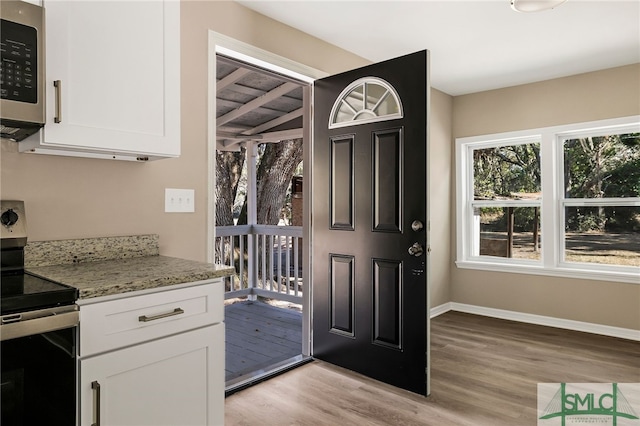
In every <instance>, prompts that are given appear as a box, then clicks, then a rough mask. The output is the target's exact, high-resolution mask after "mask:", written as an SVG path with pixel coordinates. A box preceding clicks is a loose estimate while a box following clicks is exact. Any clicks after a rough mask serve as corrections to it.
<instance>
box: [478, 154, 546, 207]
mask: <svg viewBox="0 0 640 426" xmlns="http://www.w3.org/2000/svg"><path fill="white" fill-rule="evenodd" d="M473 183H474V195H475V197H476V199H478V198H489V199H491V198H495V197H511V196H512V194H513V193H527V192H540V144H537V143H532V144H523V145H510V146H502V147H496V148H486V149H476V150H474V151H473Z"/></svg>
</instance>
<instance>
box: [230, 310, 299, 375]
mask: <svg viewBox="0 0 640 426" xmlns="http://www.w3.org/2000/svg"><path fill="white" fill-rule="evenodd" d="M225 330H226V344H225V352H226V353H225V355H226V361H225V379H226V380H227V381H228V380H231V379H234V378H236V377H239V376H242V375H244V374H248V373H250V372H252V371H256V370H260V369H263V368H265V367H267V366H269V365H271V364H276V363H278V362H280V361H284V360H286V359H289V358H291V357H294V356H296V355H300V354H301V350H302V314H301V313H300V312H297V311H295V310H292V309H285V308H278V307H274V306H271V305H269V304H266V303H264V302H260V301H255V302H249V301H245V302H239V303H234V304H231V305H227V306H225Z"/></svg>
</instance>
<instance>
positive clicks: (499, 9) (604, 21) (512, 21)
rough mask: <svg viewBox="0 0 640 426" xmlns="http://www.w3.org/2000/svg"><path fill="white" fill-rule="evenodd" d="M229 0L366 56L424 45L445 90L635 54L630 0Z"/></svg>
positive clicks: (639, 14) (573, 70) (512, 81)
mask: <svg viewBox="0 0 640 426" xmlns="http://www.w3.org/2000/svg"><path fill="white" fill-rule="evenodd" d="M236 1H237V2H238V3H240V4H242V5H244V6H246V7H248V8H250V9H253V10H255V11H257V12H259V13H262V14H264V15H266V16H269V17H271V18H273V19H275V20H277V21H280V22H283V23H285V24H287V25H289V26H291V27H294V28H297V29H299V30H301V31H303V32H305V33H308V34H311V35H313V36H315V37H318V38H320V39H322V40H325V41H327V42H329V43H331V44H334V45H336V46H339V47H341V48H343V49H346V50H348V51H351V52H353V53H355V54H357V55H360V56H362V57H364V58H366V59H369V60H371V61H382V60H385V59H390V58H393V57H396V56H401V55H404V54H407V53H412V52H415V51H418V50H423V49H428V50H430V52H431V85H432V86H433V87H434V88H436V89H438V90H441V91H443V92H445V93H448V94H450V95H454V96H457V95H462V94H467V93H474V92H480V91H484V90H491V89H496V88H502V87H509V86H514V85H519V84H525V83H531V82H535V81H542V80H548V79H552V78H558V77H564V76H568V75H574V74H580V73H584V72H590V71H596V70H601V69H606V68H612V67H617V66H622V65H628V64H633V63H640V0H631V1H612V0H600V1H595V0H568V1H567V2H566V3H564V4H562V5H561V6H558V7H557V8H556V9H553V10H548V11H544V12H538V13H528V14H527V13H519V12H515V11H513V10H512V9H511V7H510V4H509V0H474V1H457V0H448V1H433V0H423V1H372V0H369V1H318V0H314V1H309V0H289V1H274V0H258V1H246V0H236ZM639 78H640V76H639Z"/></svg>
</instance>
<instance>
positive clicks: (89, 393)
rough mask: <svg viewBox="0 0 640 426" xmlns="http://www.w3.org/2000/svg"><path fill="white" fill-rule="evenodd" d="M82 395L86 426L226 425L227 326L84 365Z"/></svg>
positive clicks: (82, 421)
mask: <svg viewBox="0 0 640 426" xmlns="http://www.w3.org/2000/svg"><path fill="white" fill-rule="evenodd" d="M94 382H96V383H98V384H99V386H100V387H99V391H98V389H92V383H94ZM94 387H95V385H94ZM98 393H99V395H98ZM79 395H80V405H81V409H80V424H81V425H91V424H94V423H96V421H97V420H98V419H97V418H96V416H97V413H95V412H94V409H95V408H96V407H97V406H98V404H99V407H100V411H99V417H100V418H99V423H97V424H98V425H110V426H117V425H121V426H131V425H138V426H143V425H148V426H162V425H167V426H175V425H184V426H186V425H198V426H202V425H222V424H223V423H224V324H216V325H213V326H209V327H206V328H201V329H197V330H193V331H189V332H186V333H183V334H178V335H175V336H172V337H167V338H164V339H160V340H156V341H152V342H149V343H145V344H142V345H137V346H133V347H129V348H126V349H121V350H118V351H114V352H109V353H106V354H104V355H100V356H96V357H93V358H89V359H82V360H80V389H79ZM98 396H99V401H98Z"/></svg>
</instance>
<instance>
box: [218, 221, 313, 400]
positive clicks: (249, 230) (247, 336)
mask: <svg viewBox="0 0 640 426" xmlns="http://www.w3.org/2000/svg"><path fill="white" fill-rule="evenodd" d="M215 252H216V262H217V263H223V264H225V265H230V266H234V267H235V269H236V274H235V275H233V276H230V277H227V278H226V279H225V283H224V284H225V327H226V343H225V355H226V359H225V381H226V389H227V392H233V391H235V390H238V389H241V388H243V387H245V386H248V385H250V384H252V383H255V382H256V381H259V380H262V379H264V378H265V377H268V376H270V375H272V374H275V373H276V372H278V371H281V370H282V369H287V368H290V367H291V366H293V365H297V364H300V363H302V362H305V361H306V360H308V359H309V357H306V356H304V355H303V353H304V347H303V335H304V333H303V323H304V315H303V310H302V307H303V305H304V299H303V295H304V291H305V289H304V285H303V267H302V227H299V226H268V225H242V226H222V227H216V240H215Z"/></svg>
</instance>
